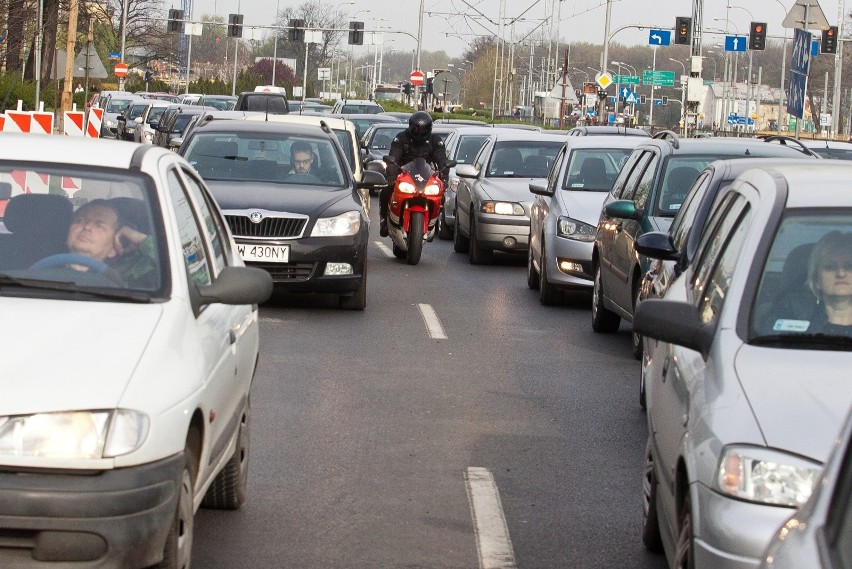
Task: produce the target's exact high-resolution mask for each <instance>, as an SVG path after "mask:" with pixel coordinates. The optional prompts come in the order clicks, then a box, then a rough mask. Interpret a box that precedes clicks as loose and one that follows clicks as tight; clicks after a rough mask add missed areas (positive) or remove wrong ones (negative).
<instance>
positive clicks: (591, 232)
mask: <svg viewBox="0 0 852 569" xmlns="http://www.w3.org/2000/svg"><path fill="white" fill-rule="evenodd" d="M597 229H598V228H597V226H595V225H589V224H588V223H583V222H582V221H578V220H576V219H572V218H570V217H565V216H564V215H563V216H560V217H559V221H557V222H556V235H558V236H559V237H567V238H568V239H574V240H576V241H588V242H591V241H594V240H595V233H596V232H597Z"/></svg>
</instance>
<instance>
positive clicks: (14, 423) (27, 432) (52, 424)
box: [0, 409, 149, 459]
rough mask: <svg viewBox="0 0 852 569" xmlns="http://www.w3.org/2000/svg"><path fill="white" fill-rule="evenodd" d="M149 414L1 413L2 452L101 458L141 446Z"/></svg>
mask: <svg viewBox="0 0 852 569" xmlns="http://www.w3.org/2000/svg"><path fill="white" fill-rule="evenodd" d="M148 428H149V420H148V416H147V415H145V414H143V413H139V412H137V411H131V410H128V409H117V410H112V411H106V410H104V411H68V412H61V413H38V414H35V415H22V416H15V417H0V456H2V455H6V456H42V457H51V458H67V459H99V458H110V457H115V456H120V455H123V454H127V453H129V452H133V451H134V450H136V449H137V448H139V447H140V446H141V445H142V443H143V442H144V441H145V437H147V436H148Z"/></svg>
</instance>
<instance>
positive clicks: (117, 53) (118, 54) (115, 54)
mask: <svg viewBox="0 0 852 569" xmlns="http://www.w3.org/2000/svg"><path fill="white" fill-rule="evenodd" d="M108 57H109V58H110V59H121V52H120V51H111V52H109V54H108Z"/></svg>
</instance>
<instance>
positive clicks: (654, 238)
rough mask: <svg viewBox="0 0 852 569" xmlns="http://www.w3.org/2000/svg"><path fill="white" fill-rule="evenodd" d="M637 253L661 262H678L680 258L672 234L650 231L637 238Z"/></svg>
mask: <svg viewBox="0 0 852 569" xmlns="http://www.w3.org/2000/svg"><path fill="white" fill-rule="evenodd" d="M636 251H637V252H638V253H639V254H640V255H645V256H646V257H651V258H652V259H660V260H661V261H677V260H678V259H679V258H680V254H679V252H678V250H677V249H676V248H675V246H674V243H673V242H672V236H671V234H670V233H666V232H665V231H649V232H648V233H643V234H642V235H640V236H639V237H637V238H636Z"/></svg>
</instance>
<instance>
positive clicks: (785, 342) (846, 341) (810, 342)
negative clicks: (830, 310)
mask: <svg viewBox="0 0 852 569" xmlns="http://www.w3.org/2000/svg"><path fill="white" fill-rule="evenodd" d="M749 344H751V345H753V346H769V345H776V346H777V345H782V346H795V345H799V346H803V347H808V348H815V349H834V348H842V349H845V350H852V337H850V336H837V335H832V334H822V333H818V334H770V335H766V336H757V337H756V338H752V339H751V341H749Z"/></svg>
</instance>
